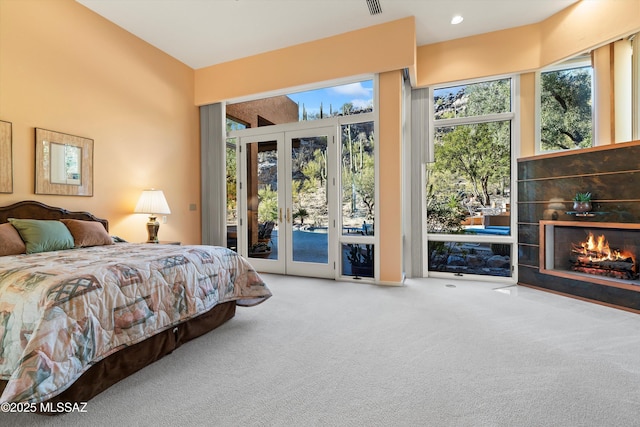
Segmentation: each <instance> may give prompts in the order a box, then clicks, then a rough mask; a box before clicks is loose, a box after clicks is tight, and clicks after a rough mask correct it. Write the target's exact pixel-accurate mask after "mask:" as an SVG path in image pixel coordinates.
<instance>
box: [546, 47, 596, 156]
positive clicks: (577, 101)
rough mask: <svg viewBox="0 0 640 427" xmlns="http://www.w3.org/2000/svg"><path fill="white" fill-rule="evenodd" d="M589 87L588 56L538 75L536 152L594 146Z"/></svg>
mask: <svg viewBox="0 0 640 427" xmlns="http://www.w3.org/2000/svg"><path fill="white" fill-rule="evenodd" d="M592 85H593V68H592V67H591V62H590V58H589V56H588V55H587V56H586V57H585V56H581V57H578V58H576V59H572V60H570V61H567V62H564V63H563V64H560V65H559V66H555V67H552V68H550V69H547V70H543V71H542V72H541V73H540V84H539V86H540V98H539V105H540V107H539V108H540V114H539V117H540V125H539V129H538V131H539V135H540V136H539V138H538V144H539V146H538V152H541V153H544V152H550V151H559V150H571V149H576V148H587V147H591V146H592V145H593V120H592V116H593V113H592Z"/></svg>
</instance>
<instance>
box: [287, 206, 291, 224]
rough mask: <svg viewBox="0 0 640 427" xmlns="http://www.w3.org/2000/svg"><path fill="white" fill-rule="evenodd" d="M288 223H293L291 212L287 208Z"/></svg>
mask: <svg viewBox="0 0 640 427" xmlns="http://www.w3.org/2000/svg"><path fill="white" fill-rule="evenodd" d="M287 222H291V210H290V209H289V208H287Z"/></svg>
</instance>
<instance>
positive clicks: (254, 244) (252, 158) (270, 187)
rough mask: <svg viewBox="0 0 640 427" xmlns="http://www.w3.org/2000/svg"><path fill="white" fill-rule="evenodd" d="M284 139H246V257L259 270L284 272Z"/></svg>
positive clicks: (243, 228) (271, 136)
mask: <svg viewBox="0 0 640 427" xmlns="http://www.w3.org/2000/svg"><path fill="white" fill-rule="evenodd" d="M282 143H283V138H282V135H280V134H278V135H266V136H260V137H254V138H251V137H248V138H242V154H241V156H242V159H243V165H244V167H243V170H244V179H243V181H244V186H243V188H242V197H243V199H244V201H245V203H244V204H245V215H244V226H243V227H242V231H243V236H244V239H243V242H244V243H243V245H242V254H243V255H245V256H247V257H248V258H249V259H250V260H251V263H252V264H253V265H254V267H255V268H256V269H259V270H261V271H268V272H273V273H282V272H284V262H283V261H282V260H283V257H282V256H281V255H280V253H281V251H280V250H279V249H280V244H279V241H278V231H279V229H280V226H281V224H282V221H281V212H282V208H281V206H282V205H283V203H282V200H283V199H282V196H281V195H280V194H279V192H280V191H281V184H280V183H281V179H280V174H281V167H280V165H279V163H280V162H281V160H280V158H279V157H280V152H281V151H280V150H279V149H280V147H281V145H282Z"/></svg>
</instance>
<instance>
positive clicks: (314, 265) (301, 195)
mask: <svg viewBox="0 0 640 427" xmlns="http://www.w3.org/2000/svg"><path fill="white" fill-rule="evenodd" d="M334 135H335V129H334V128H324V129H311V130H306V131H300V132H287V133H286V141H287V152H288V153H290V157H289V158H288V159H287V173H286V176H287V177H288V181H287V187H288V191H287V195H286V197H287V210H286V216H287V218H286V219H287V225H288V226H289V228H288V230H289V232H288V234H287V248H288V253H287V273H288V274H300V275H313V276H318V277H333V276H334V275H335V273H334V269H333V267H334V265H333V261H332V260H333V252H334V251H331V250H330V248H331V245H330V241H331V237H332V236H333V234H334V230H333V229H332V227H331V218H332V217H333V214H332V213H331V209H330V206H332V205H333V204H334V203H333V202H332V194H333V191H332V189H333V186H330V185H329V182H330V180H332V179H333V178H332V177H333V168H332V167H331V165H330V164H331V163H332V162H331V159H332V157H334V156H333V155H332V152H331V147H330V144H329V141H331V142H333V140H334V138H333V137H334ZM330 260H331V262H330Z"/></svg>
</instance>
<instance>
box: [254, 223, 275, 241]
mask: <svg viewBox="0 0 640 427" xmlns="http://www.w3.org/2000/svg"><path fill="white" fill-rule="evenodd" d="M275 225H276V224H275V222H273V221H265V222H261V223H260V224H258V242H261V243H269V241H270V240H271V233H272V232H273V227H274V226H275Z"/></svg>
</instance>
